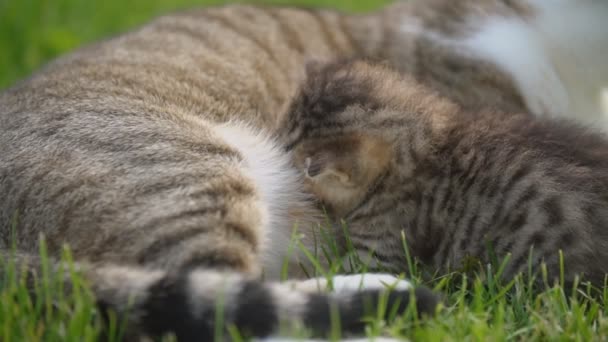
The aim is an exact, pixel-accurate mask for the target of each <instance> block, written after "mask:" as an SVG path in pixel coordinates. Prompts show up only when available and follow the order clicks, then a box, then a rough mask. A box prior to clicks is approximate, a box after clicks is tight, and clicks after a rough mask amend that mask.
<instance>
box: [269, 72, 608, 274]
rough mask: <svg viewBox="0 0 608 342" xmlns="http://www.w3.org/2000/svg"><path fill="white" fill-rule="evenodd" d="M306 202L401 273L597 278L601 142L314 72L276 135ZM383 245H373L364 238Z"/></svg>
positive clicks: (603, 213)
mask: <svg viewBox="0 0 608 342" xmlns="http://www.w3.org/2000/svg"><path fill="white" fill-rule="evenodd" d="M281 131H282V132H283V133H284V136H283V139H284V142H285V144H286V146H287V149H288V150H289V151H292V152H293V153H294V158H295V159H294V161H295V164H296V165H297V166H298V167H299V168H300V169H301V170H303V172H304V173H305V175H306V177H307V184H308V187H309V190H310V191H311V192H312V193H314V194H315V195H316V196H317V197H318V198H320V199H321V200H322V201H323V203H324V204H325V206H326V208H327V209H328V211H329V213H330V214H331V217H332V218H333V219H335V220H338V219H343V220H345V222H346V225H347V226H348V229H349V232H350V239H351V241H352V243H353V245H354V246H356V248H357V249H358V250H367V249H373V250H375V256H376V259H377V261H378V262H379V263H380V264H382V265H383V266H385V267H387V268H389V269H395V270H402V269H403V267H404V266H403V265H405V264H406V260H405V257H404V255H403V252H402V239H401V234H402V232H404V234H405V236H406V238H407V241H408V244H409V246H410V248H411V252H412V254H413V256H415V257H416V258H418V259H419V260H420V261H421V262H422V263H424V264H426V265H429V266H431V267H433V268H435V269H439V270H447V269H448V268H449V267H450V266H451V267H452V268H459V267H460V266H461V264H462V262H463V260H464V259H465V258H466V257H467V256H470V257H475V258H478V259H479V260H483V261H489V260H490V256H489V255H488V253H489V250H488V246H491V247H493V251H494V252H495V253H496V255H497V257H498V258H499V260H501V259H502V257H504V256H506V255H507V253H511V254H512V257H511V261H510V263H509V264H508V265H507V268H506V270H505V273H504V275H505V277H507V278H510V277H512V276H513V275H514V274H515V273H516V272H519V271H522V270H524V269H525V267H526V266H527V265H528V259H529V256H530V253H531V250H530V249H531V247H533V250H532V259H531V262H532V265H533V267H534V268H535V269H536V270H538V265H539V264H540V263H541V262H542V261H544V262H545V263H546V264H547V267H548V272H549V277H551V278H555V277H556V276H558V275H559V256H558V251H559V250H562V251H563V253H564V258H565V272H566V277H567V279H566V280H572V279H573V278H574V275H584V276H585V278H586V279H587V280H590V281H592V282H593V283H594V284H595V285H600V286H601V285H603V281H604V276H605V274H606V271H608V266H607V265H608V141H607V140H606V138H605V137H604V136H603V135H601V134H596V133H593V132H591V131H589V130H588V129H585V128H582V127H579V126H576V125H573V124H571V123H567V122H563V121H558V120H557V119H552V120H549V119H548V118H545V119H538V118H534V117H532V116H529V115H520V114H517V113H513V114H511V115H508V116H503V115H495V114H494V113H488V112H483V111H482V112H470V111H464V110H462V108H460V107H459V106H458V105H456V104H455V103H453V102H451V101H449V100H448V99H445V98H442V97H440V96H438V95H437V94H435V93H434V92H433V91H430V90H429V89H427V88H425V87H423V86H422V85H421V84H420V83H419V82H418V81H416V80H415V79H413V78H411V77H400V76H399V75H398V74H397V73H396V72H394V71H391V70H389V69H387V68H385V67H380V66H373V65H370V64H367V63H365V62H361V61H354V62H346V63H336V64H330V65H320V66H319V65H312V66H311V67H310V73H309V79H308V81H307V83H306V85H305V86H304V87H303V88H302V90H301V92H300V94H299V95H297V96H296V100H295V101H294V103H293V104H292V106H291V108H290V110H289V113H288V115H287V116H286V117H285V121H284V125H283V127H282V129H281ZM379 235H381V236H383V238H382V239H378V238H376V237H377V236H379Z"/></svg>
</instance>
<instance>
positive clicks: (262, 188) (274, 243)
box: [216, 122, 306, 280]
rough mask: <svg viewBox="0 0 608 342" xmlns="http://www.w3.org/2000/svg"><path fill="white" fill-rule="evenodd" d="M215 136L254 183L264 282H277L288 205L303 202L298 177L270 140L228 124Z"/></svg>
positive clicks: (288, 231)
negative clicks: (260, 209)
mask: <svg viewBox="0 0 608 342" xmlns="http://www.w3.org/2000/svg"><path fill="white" fill-rule="evenodd" d="M216 132H217V133H219V135H220V136H221V137H222V138H223V139H224V140H225V141H226V142H227V143H228V144H230V145H231V146H233V147H234V148H236V149H238V150H239V151H240V152H241V154H242V155H243V157H244V162H243V165H242V166H243V170H244V171H245V172H248V176H250V177H251V179H252V180H253V181H254V182H255V184H256V187H257V190H258V192H259V194H260V197H261V198H260V199H261V201H262V203H263V205H264V207H265V209H266V210H265V211H266V212H265V216H266V220H265V224H264V227H263V229H264V232H263V233H264V240H265V241H264V242H263V243H262V245H261V249H262V260H261V262H262V264H263V265H264V276H265V277H266V278H267V279H275V280H276V279H279V277H280V275H281V268H282V266H283V262H284V261H285V259H286V258H287V257H289V255H288V253H289V248H290V243H291V239H292V231H293V228H294V227H292V225H293V222H292V220H291V218H290V216H289V208H290V204H294V203H303V202H305V201H306V199H305V197H304V196H305V195H304V194H303V192H302V189H301V188H300V187H301V184H302V180H301V177H302V176H301V174H300V172H298V171H297V170H295V169H294V168H293V167H291V160H290V156H289V154H287V153H286V152H284V151H283V150H282V149H281V148H280V147H279V146H278V145H277V143H276V142H275V141H274V140H273V139H272V137H271V136H270V135H269V134H267V133H265V132H263V131H260V130H257V129H254V128H253V127H251V126H249V125H247V124H245V123H241V122H228V123H226V124H223V125H219V126H217V129H216Z"/></svg>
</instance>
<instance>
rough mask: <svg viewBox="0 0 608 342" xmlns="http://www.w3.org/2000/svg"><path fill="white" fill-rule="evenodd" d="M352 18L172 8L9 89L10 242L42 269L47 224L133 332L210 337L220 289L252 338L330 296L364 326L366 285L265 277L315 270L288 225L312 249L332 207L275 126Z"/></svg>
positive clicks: (6, 244) (318, 326) (3, 164)
mask: <svg viewBox="0 0 608 342" xmlns="http://www.w3.org/2000/svg"><path fill="white" fill-rule="evenodd" d="M380 19H381V18H380V16H379V17H378V19H377V20H380ZM353 20H356V17H354V16H353V17H349V16H346V15H343V14H338V13H335V12H330V11H311V10H297V9H289V8H283V9H277V8H257V7H251V6H227V7H220V8H212V9H205V10H201V11H191V12H183V13H178V14H175V15H170V16H166V17H161V18H159V19H157V20H155V21H153V22H152V23H150V24H148V25H146V26H144V27H142V28H141V29H138V30H135V31H133V32H131V33H128V34H125V35H123V36H120V37H117V38H114V39H111V40H109V41H106V42H102V43H100V44H97V45H93V46H90V47H86V48H84V49H82V50H79V51H76V52H74V53H72V54H70V55H67V56H65V57H63V58H61V59H59V60H57V61H55V62H53V63H51V64H50V65H48V66H47V67H46V68H45V69H44V70H43V71H41V72H39V73H37V74H35V75H34V76H32V77H31V78H29V79H27V80H25V81H23V82H21V83H19V84H17V85H16V86H15V87H13V88H12V89H9V90H8V91H6V92H4V93H3V94H1V95H0V193H2V201H1V205H0V237H1V239H0V249H1V250H2V251H3V253H4V254H5V255H6V254H7V251H8V250H9V249H10V248H11V245H12V243H13V242H15V243H16V246H17V254H18V256H19V260H20V261H22V262H24V263H31V264H33V266H32V269H35V268H36V267H35V264H36V262H35V258H33V257H32V256H33V255H37V253H38V250H39V235H40V234H43V235H44V236H45V240H46V245H47V248H48V251H49V254H50V256H51V258H52V259H55V260H56V259H57V258H58V256H59V255H60V253H61V248H62V246H63V244H68V245H69V247H70V249H71V252H72V254H73V256H74V259H75V260H76V261H77V262H78V264H79V265H80V266H81V267H82V269H83V271H84V272H85V275H86V276H87V277H88V278H89V280H90V282H91V285H92V287H93V290H94V292H95V294H96V296H97V298H98V300H99V301H100V303H101V305H102V306H106V307H109V308H110V309H114V310H117V311H118V312H119V313H120V314H123V313H125V312H126V311H127V310H126V308H127V304H129V303H131V304H132V307H131V308H130V312H131V313H132V314H130V315H129V319H130V323H131V327H139V328H141V330H142V331H143V332H145V333H148V334H152V335H160V334H162V333H165V332H168V331H173V332H175V333H176V334H177V336H178V337H179V338H180V339H186V340H191V339H199V340H205V339H208V338H210V336H212V334H213V328H214V324H213V321H214V318H215V305H216V304H217V303H216V301H217V300H218V299H219V298H222V296H223V295H225V296H226V297H227V298H226V299H225V304H227V306H226V307H225V309H224V313H225V315H226V317H225V322H226V324H231V323H234V324H235V325H236V326H237V327H238V328H241V329H242V330H243V331H244V333H245V334H252V335H255V336H264V335H267V334H269V333H271V332H272V331H274V330H276V329H277V328H278V323H279V321H282V320H284V321H287V322H292V323H293V322H297V321H300V322H303V323H304V324H305V325H306V326H308V327H310V328H312V329H313V330H315V331H317V332H320V333H323V331H325V330H327V329H329V325H330V320H329V310H330V307H332V306H333V304H331V303H334V304H336V306H334V307H335V308H337V309H338V311H339V313H341V314H343V315H344V317H343V321H342V327H343V328H344V329H345V330H349V329H357V328H361V326H362V325H361V323H360V319H361V318H362V317H361V316H362V315H363V313H364V312H363V311H364V305H363V303H364V301H366V300H367V299H369V298H367V297H366V296H367V295H366V294H365V292H361V293H357V292H356V291H346V292H345V293H338V294H336V295H334V296H329V295H322V294H311V293H310V291H297V290H293V291H292V290H291V288H292V287H291V285H280V284H278V283H273V282H268V283H263V282H260V280H259V279H260V277H261V276H262V275H263V276H264V277H265V278H266V279H271V280H277V279H278V278H279V276H280V274H281V272H282V268H283V265H284V263H288V264H289V266H290V267H289V268H288V270H289V272H290V276H293V275H296V276H297V275H299V272H300V271H301V268H300V267H299V266H298V264H304V266H306V265H308V266H310V264H309V263H308V261H309V260H308V259H307V258H306V257H302V255H301V254H300V252H299V249H298V248H297V247H294V245H293V244H292V243H291V240H292V234H293V232H294V228H295V227H296V226H297V227H298V232H299V234H301V235H302V237H301V239H302V243H303V244H304V245H305V246H307V247H308V248H310V249H311V250H313V249H314V248H315V245H314V244H315V243H318V241H315V240H314V239H313V233H312V229H313V228H314V225H315V224H316V222H317V221H318V220H321V219H322V218H323V215H322V212H321V211H320V210H319V209H318V208H317V207H315V206H314V203H313V202H312V201H311V199H310V198H308V197H307V196H306V195H305V194H304V193H303V191H302V189H301V183H302V179H301V176H300V175H299V174H298V173H297V172H296V171H295V170H294V169H292V167H291V165H290V159H289V155H288V154H286V153H284V151H283V149H282V148H280V147H279V146H278V143H277V142H275V141H274V140H273V135H272V134H271V132H272V131H273V130H274V129H275V126H276V125H277V123H278V115H279V114H280V113H282V112H283V111H284V109H285V105H286V104H287V103H288V100H289V99H290V97H291V96H292V95H293V93H294V92H295V89H296V88H297V86H298V84H299V82H300V80H301V79H302V76H303V70H304V65H305V61H306V60H307V59H309V58H322V59H323V58H326V59H328V58H335V57H337V56H348V55H352V54H354V53H355V50H357V49H360V48H361V47H360V46H358V45H359V44H361V45H365V44H366V42H365V41H357V40H356V39H355V38H354V37H353V36H351V35H350V32H349V31H348V30H347V29H346V27H347V26H349V25H351V24H352V21H353ZM308 269H309V271H310V270H311V269H312V268H311V267H308ZM357 279H360V278H357ZM357 279H355V280H352V281H353V282H354V283H355V284H353V286H351V288H355V287H357V286H358V285H359V282H358V280H357ZM383 281H384V282H385V281H386V279H384V278H383ZM372 283H373V281H372ZM389 283H390V281H389ZM377 284H378V281H376V285H377ZM296 285H297V284H296ZM405 285H407V283H406V282H402V283H401V285H400V287H399V290H398V291H397V292H396V295H397V296H398V297H402V298H401V299H400V301H401V304H402V305H404V304H406V303H407V300H408V299H409V287H407V286H405ZM294 286H295V285H294ZM308 288H310V286H308ZM378 291H379V289H378V288H375V289H371V290H370V291H369V292H371V294H372V297H373V296H374V295H375V294H376V293H377V292H378ZM368 294H369V293H368ZM427 297H428V296H425V294H424V293H422V292H420V303H419V304H420V308H422V309H423V310H426V311H430V310H432V309H433V303H434V300H433V299H432V298H431V297H428V298H427ZM169 317H170V318H171V319H169Z"/></svg>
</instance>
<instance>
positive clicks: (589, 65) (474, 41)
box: [367, 0, 608, 131]
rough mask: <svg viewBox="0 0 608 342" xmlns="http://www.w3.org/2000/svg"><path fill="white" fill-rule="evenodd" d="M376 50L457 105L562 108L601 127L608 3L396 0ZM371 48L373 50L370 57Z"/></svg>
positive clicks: (559, 111) (606, 113)
mask: <svg viewBox="0 0 608 342" xmlns="http://www.w3.org/2000/svg"><path fill="white" fill-rule="evenodd" d="M387 12H389V13H387V17H388V18H390V19H388V20H387V21H386V24H385V26H384V31H382V33H379V32H378V31H379V30H380V29H379V28H377V27H376V26H374V25H370V29H369V30H367V32H368V34H369V35H375V36H377V37H384V38H385V39H384V40H383V41H384V43H382V42H380V43H378V44H381V45H383V48H381V49H380V50H381V53H383V58H384V59H386V60H388V61H390V64H391V65H393V66H395V67H397V68H398V69H399V70H400V71H402V72H405V73H408V74H411V75H413V76H414V77H415V78H416V79H417V80H418V81H419V82H422V83H423V84H425V85H427V86H429V87H432V88H433V89H435V90H438V91H440V92H441V93H442V95H444V96H447V97H449V98H450V99H451V100H453V101H456V102H458V103H459V104H460V105H462V106H463V107H464V108H467V109H472V110H475V109H478V108H480V107H481V106H492V107H495V109H498V110H501V111H504V112H507V113H509V112H517V111H528V112H531V113H533V114H535V115H538V116H552V117H570V118H573V119H575V120H578V121H579V122H582V123H585V124H594V125H599V126H601V128H602V129H603V130H605V131H608V106H606V103H607V101H608V90H607V89H608V64H607V63H606V62H605V56H606V55H608V35H606V32H608V3H606V2H604V1H594V0H585V1H577V2H571V1H562V0H511V1H499V0H466V1H449V0H430V1H424V0H420V1H404V2H402V3H400V4H397V5H395V6H393V8H390V9H389V10H387ZM375 54H376V52H375V51H371V55H372V56H374V55H375Z"/></svg>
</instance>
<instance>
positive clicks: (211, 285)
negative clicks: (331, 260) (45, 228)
mask: <svg viewBox="0 0 608 342" xmlns="http://www.w3.org/2000/svg"><path fill="white" fill-rule="evenodd" d="M17 259H18V260H19V264H21V266H23V265H24V264H26V265H27V266H28V272H37V270H36V268H37V267H36V259H34V258H29V257H27V258H24V256H23V255H19V256H18V257H17ZM24 261H26V262H24ZM72 267H75V268H76V269H77V271H78V272H80V273H82V274H83V276H84V278H85V280H86V281H87V282H88V283H89V285H90V287H91V289H92V291H93V294H94V296H95V299H96V301H97V305H98V307H99V309H100V312H101V313H102V315H103V316H104V317H105V318H107V319H109V317H110V314H112V315H115V317H117V318H118V322H122V320H124V319H126V324H127V331H126V334H127V336H128V337H127V338H128V339H131V338H133V337H135V336H148V337H159V336H163V335H165V334H169V333H173V334H175V336H176V337H177V339H178V340H179V341H211V340H213V339H214V337H217V336H218V335H217V333H218V331H217V330H218V327H219V329H222V330H223V331H222V332H221V333H222V334H224V335H223V336H226V333H227V332H226V330H225V329H226V328H227V327H230V326H233V327H234V328H236V329H237V330H238V331H239V333H240V334H241V336H243V337H266V336H270V335H274V334H277V333H278V332H279V328H280V327H303V328H306V329H308V330H309V331H312V332H313V334H314V335H317V336H323V335H326V334H327V333H328V332H329V331H330V330H331V329H333V328H335V327H334V326H333V324H339V325H338V327H339V329H340V331H341V332H344V333H357V332H361V331H362V330H363V329H364V327H365V322H364V320H363V319H364V318H365V317H370V316H372V317H378V311H377V307H378V306H379V305H380V303H381V302H383V303H385V304H386V305H385V307H386V310H385V311H386V315H385V316H386V317H388V316H389V313H390V314H400V313H403V312H405V310H407V309H408V307H410V305H411V302H412V300H414V301H415V305H416V307H415V309H416V310H417V312H418V314H428V315H431V314H432V313H433V312H434V311H435V308H436V305H437V303H438V299H437V297H436V296H435V295H434V294H433V293H432V292H431V291H430V290H428V289H427V288H424V287H416V288H413V287H412V286H411V285H410V284H409V282H407V281H405V280H398V279H397V278H394V277H392V276H389V275H381V274H360V275H350V276H335V277H333V278H331V279H326V278H315V279H309V280H304V281H290V282H283V283H280V282H264V281H260V280H257V279H252V278H249V277H247V276H245V275H243V274H240V273H237V272H231V271H218V270H212V269H206V268H194V269H187V270H181V271H177V270H176V271H166V270H154V269H148V268H143V267H138V266H117V265H86V264H78V263H77V264H75V265H72ZM53 268H54V269H56V270H57V269H59V267H58V263H57V264H56V265H53ZM61 269H62V270H65V269H67V266H65V267H63V268H61ZM65 280H66V284H67V285H68V286H66V287H65V288H67V289H69V287H70V286H69V281H70V276H69V274H67V273H66V275H65ZM330 283H331V286H330ZM387 286H388V287H387ZM328 287H333V288H334V290H335V291H334V292H331V293H330V292H326V290H327V288H328ZM412 309H414V307H412Z"/></svg>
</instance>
